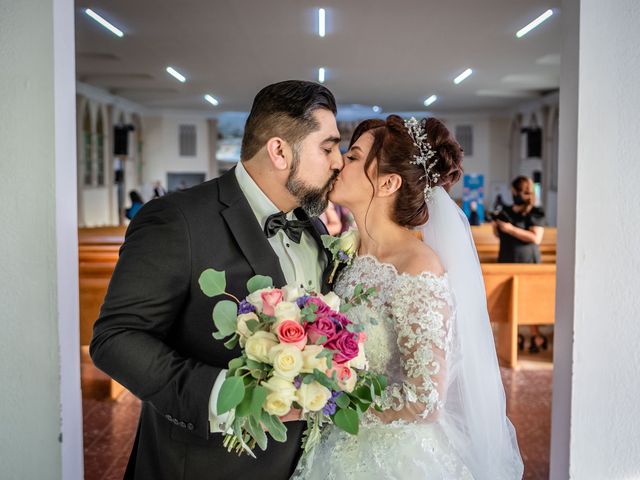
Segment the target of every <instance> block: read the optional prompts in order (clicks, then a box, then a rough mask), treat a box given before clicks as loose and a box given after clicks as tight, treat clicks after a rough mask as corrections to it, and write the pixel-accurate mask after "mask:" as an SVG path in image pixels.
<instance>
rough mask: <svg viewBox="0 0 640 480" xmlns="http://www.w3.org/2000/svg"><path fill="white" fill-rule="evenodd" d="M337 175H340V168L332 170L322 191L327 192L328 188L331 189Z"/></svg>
mask: <svg viewBox="0 0 640 480" xmlns="http://www.w3.org/2000/svg"><path fill="white" fill-rule="evenodd" d="M338 175H340V170H334V171H333V174H332V175H331V178H330V179H329V181H328V182H327V184H326V185H325V187H324V189H323V190H322V191H323V192H325V193H329V190H331V188H332V187H333V184H334V183H335V182H336V179H337V178H338Z"/></svg>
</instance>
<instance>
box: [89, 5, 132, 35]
mask: <svg viewBox="0 0 640 480" xmlns="http://www.w3.org/2000/svg"><path fill="white" fill-rule="evenodd" d="M84 13H86V14H87V15H89V16H90V17H91V18H93V19H94V20H95V21H96V22H98V23H99V24H100V25H102V26H103V27H104V28H106V29H107V30H109V31H110V32H111V33H113V34H114V35H117V36H118V37H122V36H123V35H124V33H122V30H120V29H119V28H116V27H114V26H113V25H112V24H111V23H109V22H107V21H106V20H105V19H104V18H102V17H101V16H100V15H98V14H97V13H96V12H94V11H93V10H91V9H90V8H86V9H85V10H84Z"/></svg>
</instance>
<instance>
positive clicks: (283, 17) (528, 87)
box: [76, 0, 561, 112]
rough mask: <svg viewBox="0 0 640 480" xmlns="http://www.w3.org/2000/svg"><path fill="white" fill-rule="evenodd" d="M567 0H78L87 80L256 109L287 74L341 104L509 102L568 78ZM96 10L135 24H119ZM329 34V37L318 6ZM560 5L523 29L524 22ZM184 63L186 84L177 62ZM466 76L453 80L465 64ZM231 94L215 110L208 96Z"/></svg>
mask: <svg viewBox="0 0 640 480" xmlns="http://www.w3.org/2000/svg"><path fill="white" fill-rule="evenodd" d="M559 5H560V1H559V0H448V1H442V0H440V1H432V0H422V1H420V0H395V1H382V0H342V1H338V0H323V1H322V3H315V2H314V3H312V2H308V1H301V0H298V1H296V0H289V1H287V0H262V1H259V0H236V1H233V0H215V1H212V0H209V1H206V0H181V1H170V0H109V1H106V0H95V1H93V2H90V1H87V0H78V1H76V50H77V55H76V61H77V76H78V80H80V81H82V82H85V83H88V84H91V85H95V86H98V87H102V88H104V89H107V90H109V91H110V92H111V93H114V94H116V95H119V96H122V97H124V98H127V99H129V100H131V101H134V102H137V103H139V104H141V105H144V106H146V107H151V108H153V107H157V108H177V109H190V110H203V111H212V110H214V111H242V110H248V109H249V108H250V105H251V101H252V100H253V97H254V95H255V94H256V93H257V91H258V90H259V89H260V88H261V87H263V86H265V85H267V84H269V83H273V82H276V81H280V80H285V79H290V78H296V79H308V80H316V78H317V68H318V67H320V66H324V67H326V68H327V80H326V82H325V84H326V85H327V87H329V88H330V89H331V90H332V91H333V93H334V94H335V95H336V98H337V101H338V103H339V104H341V105H351V104H357V105H365V106H371V105H380V106H381V107H382V108H383V111H392V110H395V111H415V110H422V109H424V107H423V105H422V102H423V101H424V99H425V98H426V97H428V96H429V95H431V94H432V93H435V94H437V95H438V97H439V100H438V102H437V103H436V104H434V105H433V106H432V107H431V108H432V109H433V110H434V111H446V112H456V111H465V112H468V111H481V110H493V109H503V108H508V107H510V106H513V105H515V104H517V103H521V102H522V101H523V99H526V98H531V97H532V96H537V95H540V94H541V93H545V92H548V91H550V90H555V89H557V88H558V85H559V73H560V55H559V52H560V48H561V18H560V15H561V12H560V10H559ZM87 7H88V8H92V9H93V10H94V11H96V12H98V13H99V14H101V15H102V16H104V17H105V18H106V19H108V20H109V21H111V22H112V23H113V24H114V25H116V26H117V27H118V28H120V29H121V30H123V31H124V33H125V35H124V37H123V38H118V37H116V36H115V35H113V34H111V33H110V32H108V31H107V30H105V29H104V28H102V27H101V26H99V25H98V24H97V23H95V22H94V21H93V20H92V19H91V18H89V17H88V16H87V15H86V14H85V13H84V11H83V10H84V8H87ZM318 7H324V8H326V9H327V35H326V37H325V38H320V37H319V36H318V35H317V33H316V32H317V13H316V12H317V8H318ZM548 8H553V9H554V12H555V13H556V14H555V15H553V16H552V17H551V18H550V19H549V20H547V21H546V22H545V23H544V24H542V26H540V27H538V28H537V29H535V30H533V31H532V32H531V33H529V34H528V35H526V36H525V37H523V38H521V39H517V38H516V37H515V32H516V31H517V30H518V29H520V28H521V27H523V26H524V25H526V24H527V23H528V22H529V21H531V20H533V19H534V18H535V17H537V16H538V15H539V14H541V13H542V12H544V11H545V10H546V9H548ZM168 65H172V66H174V67H175V68H176V69H178V71H180V72H181V73H183V74H184V75H185V76H186V77H187V82H186V83H184V84H181V83H179V82H178V81H177V80H175V79H173V77H171V76H170V75H169V74H167V73H166V72H165V68H166V67H167V66H168ZM467 67H471V68H473V70H474V74H473V75H472V76H471V77H469V78H468V79H467V80H466V81H464V82H463V83H462V84H460V85H458V86H456V85H454V84H453V82H452V80H453V78H454V77H455V76H456V75H458V74H459V73H461V72H462V71H463V70H464V69H465V68H467ZM205 93H211V94H212V95H214V96H215V97H216V98H218V99H219V100H220V106H219V107H217V108H214V107H212V106H210V105H209V104H208V103H206V102H205V101H204V99H203V95H204V94H205Z"/></svg>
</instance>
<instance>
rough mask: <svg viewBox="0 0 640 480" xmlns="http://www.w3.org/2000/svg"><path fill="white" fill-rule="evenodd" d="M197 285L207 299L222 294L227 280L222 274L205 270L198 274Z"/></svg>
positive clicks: (208, 269) (211, 269) (210, 269)
mask: <svg viewBox="0 0 640 480" xmlns="http://www.w3.org/2000/svg"><path fill="white" fill-rule="evenodd" d="M198 284H199V285H200V289H201V290H202V291H203V292H204V294H205V295H206V296H207V297H215V296H217V295H222V294H223V293H224V290H225V289H226V288H227V279H226V277H225V274H224V272H219V271H217V270H214V269H213V268H207V269H206V270H205V271H204V272H202V273H201V274H200V278H199V279H198Z"/></svg>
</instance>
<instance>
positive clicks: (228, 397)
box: [216, 377, 244, 415]
mask: <svg viewBox="0 0 640 480" xmlns="http://www.w3.org/2000/svg"><path fill="white" fill-rule="evenodd" d="M243 398H244V382H243V381H242V378H240V377H229V378H227V379H226V380H225V381H224V383H223V384H222V388H220V394H219V395H218V404H217V405H216V408H217V413H218V415H221V414H223V413H225V412H228V411H229V410H231V409H232V408H234V407H236V406H237V405H238V404H239V403H240V402H241V401H242V399H243Z"/></svg>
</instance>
